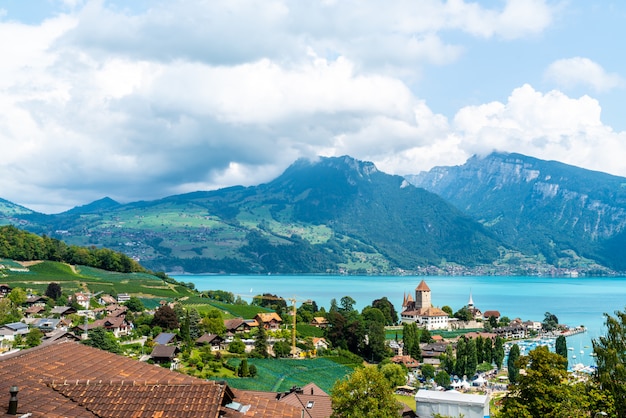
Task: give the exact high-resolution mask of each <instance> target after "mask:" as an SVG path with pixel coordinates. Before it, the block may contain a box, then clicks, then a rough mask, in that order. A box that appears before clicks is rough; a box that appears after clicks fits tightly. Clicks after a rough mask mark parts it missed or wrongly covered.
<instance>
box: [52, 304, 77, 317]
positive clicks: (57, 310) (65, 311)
mask: <svg viewBox="0 0 626 418" xmlns="http://www.w3.org/2000/svg"><path fill="white" fill-rule="evenodd" d="M75 313H76V309H74V308H72V307H71V306H55V307H54V308H52V309H51V310H50V314H51V315H58V316H59V317H60V318H65V317H66V316H67V315H71V314H75Z"/></svg>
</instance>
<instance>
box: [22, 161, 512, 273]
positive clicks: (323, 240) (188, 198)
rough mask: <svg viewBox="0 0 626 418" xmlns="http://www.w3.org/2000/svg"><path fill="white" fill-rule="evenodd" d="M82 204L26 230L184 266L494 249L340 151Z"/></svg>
mask: <svg viewBox="0 0 626 418" xmlns="http://www.w3.org/2000/svg"><path fill="white" fill-rule="evenodd" d="M106 206H108V207H106ZM88 207H89V208H90V210H87V211H85V210H72V211H68V212H66V213H63V214H60V215H53V216H49V217H45V218H44V217H38V218H35V217H32V218H31V219H30V220H29V221H28V224H27V226H26V227H27V228H28V229H30V230H33V231H36V232H38V233H46V234H49V235H51V236H54V237H59V238H62V239H63V240H64V241H66V242H68V243H71V244H77V245H98V246H106V247H108V248H111V249H114V250H118V251H121V252H124V253H126V254H128V255H130V256H132V257H134V258H136V259H139V260H140V262H141V263H142V264H143V265H144V266H146V267H148V268H150V269H153V270H165V271H187V272H229V273H269V272H272V273H276V272H277V273H319V272H333V273H336V272H344V271H345V272H358V273H386V272H392V271H396V270H398V269H402V270H414V269H416V268H417V267H420V266H425V265H439V264H441V263H442V262H443V261H447V262H455V263H459V264H463V265H476V264H482V263H490V262H492V261H494V260H495V259H496V258H497V257H498V247H499V246H500V242H499V241H498V240H497V239H496V238H494V237H493V236H491V233H490V232H488V231H487V230H486V229H485V228H484V227H483V226H482V225H480V224H479V223H477V222H475V221H473V220H471V219H470V218H469V217H467V216H466V215H463V214H462V213H461V212H460V211H459V210H457V209H455V208H454V207H453V206H452V205H450V204H448V203H446V202H445V201H444V200H442V199H441V198H440V197H438V196H436V195H435V194H433V193H430V192H427V191H425V190H422V189H418V188H416V187H414V186H412V185H410V184H409V183H408V182H406V181H405V180H404V179H403V178H401V177H399V176H391V175H388V174H385V173H382V172H379V171H378V170H377V169H376V167H374V165H373V164H371V163H367V162H361V161H357V160H354V159H352V158H350V157H339V158H321V159H319V160H318V161H316V162H310V161H305V160H301V161H298V162H296V163H294V164H293V165H292V166H291V167H289V168H288V169H287V170H286V171H285V172H284V173H283V174H282V175H281V176H280V177H278V178H277V179H275V180H274V181H272V182H269V183H267V184H261V185H259V186H254V187H231V188H226V189H221V190H217V191H210V192H195V193H189V194H184V195H178V196H170V197H167V198H164V199H160V200H156V201H150V202H135V203H131V204H126V205H105V207H97V205H88ZM92 209H93V210H92ZM96 209H97V210H96Z"/></svg>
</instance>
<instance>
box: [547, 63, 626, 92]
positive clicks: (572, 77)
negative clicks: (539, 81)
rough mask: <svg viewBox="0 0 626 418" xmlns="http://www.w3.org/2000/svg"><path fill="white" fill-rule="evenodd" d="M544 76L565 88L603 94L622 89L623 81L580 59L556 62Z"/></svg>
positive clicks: (615, 75) (594, 64)
mask: <svg viewBox="0 0 626 418" xmlns="http://www.w3.org/2000/svg"><path fill="white" fill-rule="evenodd" d="M544 76H545V78H546V79H547V80H549V81H551V82H553V83H555V84H557V85H558V86H561V87H565V88H571V87H577V86H583V87H589V88H591V89H593V90H594V91H597V92H604V91H608V90H612V89H615V88H618V87H624V79H623V78H622V77H620V76H619V74H611V73H607V72H606V71H605V70H604V68H602V66H601V65H599V64H598V63H596V62H593V61H592V60H590V59H588V58H582V57H574V58H567V59H560V60H557V61H555V62H553V63H552V64H550V66H548V68H547V70H546V71H545V74H544Z"/></svg>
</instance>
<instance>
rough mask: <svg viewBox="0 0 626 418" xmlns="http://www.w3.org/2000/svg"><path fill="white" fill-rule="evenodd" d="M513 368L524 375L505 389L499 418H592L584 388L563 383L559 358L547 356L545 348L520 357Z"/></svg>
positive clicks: (564, 381) (548, 352) (556, 355)
mask: <svg viewBox="0 0 626 418" xmlns="http://www.w3.org/2000/svg"><path fill="white" fill-rule="evenodd" d="M517 367H518V368H524V369H525V370H526V373H525V374H520V375H519V377H518V379H517V382H516V383H512V384H511V385H509V393H508V394H507V396H506V397H505V398H504V399H503V400H502V410H501V412H500V414H499V417H500V418H520V417H523V418H526V417H528V418H534V417H564V418H565V417H568V418H582V417H589V416H593V414H591V415H590V403H589V398H588V395H587V393H586V391H585V388H584V386H583V385H582V384H577V385H575V384H571V383H570V382H568V381H567V377H568V374H567V370H566V368H565V360H564V359H563V357H562V356H561V355H559V354H556V353H551V352H550V350H549V349H548V347H538V348H536V349H534V350H532V351H531V352H530V353H529V355H528V356H523V357H520V359H519V360H518V364H517ZM594 412H597V411H594Z"/></svg>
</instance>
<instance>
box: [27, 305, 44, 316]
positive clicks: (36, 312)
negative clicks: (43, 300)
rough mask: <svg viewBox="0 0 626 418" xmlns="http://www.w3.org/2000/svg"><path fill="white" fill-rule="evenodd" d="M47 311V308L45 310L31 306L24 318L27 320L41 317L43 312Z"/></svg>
mask: <svg viewBox="0 0 626 418" xmlns="http://www.w3.org/2000/svg"><path fill="white" fill-rule="evenodd" d="M45 310H46V308H44V307H43V306H31V307H29V308H26V309H25V310H24V316H25V317H26V318H32V317H34V316H35V315H39V314H41V313H42V312H44V311H45Z"/></svg>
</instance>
